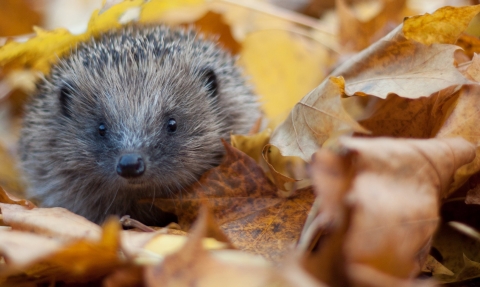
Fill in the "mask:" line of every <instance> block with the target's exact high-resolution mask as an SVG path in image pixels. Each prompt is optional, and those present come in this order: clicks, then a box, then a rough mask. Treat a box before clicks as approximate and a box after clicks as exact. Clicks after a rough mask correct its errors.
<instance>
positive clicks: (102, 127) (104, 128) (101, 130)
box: [98, 124, 107, 137]
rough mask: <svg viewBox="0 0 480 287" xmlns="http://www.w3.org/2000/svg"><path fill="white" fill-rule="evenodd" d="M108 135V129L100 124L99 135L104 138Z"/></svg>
mask: <svg viewBox="0 0 480 287" xmlns="http://www.w3.org/2000/svg"><path fill="white" fill-rule="evenodd" d="M106 133H107V127H106V126H105V125H104V124H100V125H99V126H98V134H99V135H101V136H102V137H103V136H105V134H106Z"/></svg>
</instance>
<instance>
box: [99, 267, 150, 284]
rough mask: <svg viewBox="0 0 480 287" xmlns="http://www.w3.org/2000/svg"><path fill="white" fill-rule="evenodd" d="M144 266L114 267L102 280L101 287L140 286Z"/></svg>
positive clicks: (142, 279)
mask: <svg viewBox="0 0 480 287" xmlns="http://www.w3.org/2000/svg"><path fill="white" fill-rule="evenodd" d="M143 273H144V268H143V267H141V266H127V267H123V268H118V269H116V270H115V271H114V272H113V273H112V274H110V275H108V276H107V277H106V278H105V279H104V280H103V282H102V283H103V285H102V286H103V287H142V286H145V284H144V278H143V277H144V276H143Z"/></svg>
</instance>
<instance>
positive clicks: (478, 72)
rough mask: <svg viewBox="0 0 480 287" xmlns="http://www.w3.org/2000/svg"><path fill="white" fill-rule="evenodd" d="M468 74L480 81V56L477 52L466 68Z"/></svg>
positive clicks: (469, 76)
mask: <svg viewBox="0 0 480 287" xmlns="http://www.w3.org/2000/svg"><path fill="white" fill-rule="evenodd" d="M466 76H468V78H469V79H471V80H473V81H476V82H480V56H479V55H477V54H474V55H473V58H472V62H471V63H470V65H468V67H467V69H466Z"/></svg>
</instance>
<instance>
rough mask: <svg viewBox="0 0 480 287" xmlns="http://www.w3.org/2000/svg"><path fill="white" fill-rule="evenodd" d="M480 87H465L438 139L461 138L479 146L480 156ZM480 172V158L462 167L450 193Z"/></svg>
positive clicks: (456, 175) (448, 115)
mask: <svg viewBox="0 0 480 287" xmlns="http://www.w3.org/2000/svg"><path fill="white" fill-rule="evenodd" d="M479 93H480V85H465V86H463V88H462V89H461V90H460V91H459V96H458V99H457V100H456V102H455V103H454V104H453V105H452V106H451V109H450V111H449V113H447V114H446V118H445V120H444V122H443V125H442V127H441V129H440V130H439V131H438V134H437V135H436V137H437V138H447V137H456V136H461V137H463V138H465V139H466V140H468V141H469V142H471V143H473V144H474V145H475V146H477V155H480V148H479V144H480V136H479V134H478V132H477V130H478V123H479V122H480V104H479V101H478V95H479ZM479 170H480V157H478V156H477V157H476V158H475V160H474V161H472V162H471V163H469V164H468V165H465V166H463V167H461V168H460V169H459V170H458V171H457V172H456V174H455V181H454V182H453V184H452V186H451V188H450V191H449V193H451V192H453V191H455V190H456V189H457V188H459V187H460V186H461V185H462V184H463V183H465V181H466V180H467V179H468V178H469V177H470V176H471V175H472V174H474V173H476V172H478V171H479ZM446 195H448V194H445V196H446Z"/></svg>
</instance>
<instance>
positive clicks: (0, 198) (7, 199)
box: [0, 186, 35, 209]
mask: <svg viewBox="0 0 480 287" xmlns="http://www.w3.org/2000/svg"><path fill="white" fill-rule="evenodd" d="M0 203H9V204H18V205H21V206H23V207H25V208H27V209H32V208H34V207H35V204H33V203H32V202H30V201H28V200H25V199H18V198H16V197H15V196H12V195H11V194H9V193H8V192H6V191H5V190H4V189H3V188H2V187H1V186H0Z"/></svg>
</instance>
